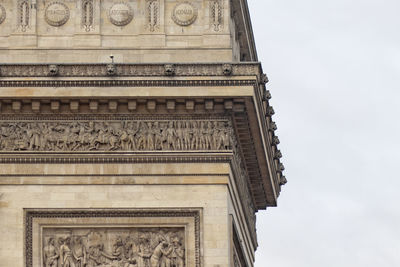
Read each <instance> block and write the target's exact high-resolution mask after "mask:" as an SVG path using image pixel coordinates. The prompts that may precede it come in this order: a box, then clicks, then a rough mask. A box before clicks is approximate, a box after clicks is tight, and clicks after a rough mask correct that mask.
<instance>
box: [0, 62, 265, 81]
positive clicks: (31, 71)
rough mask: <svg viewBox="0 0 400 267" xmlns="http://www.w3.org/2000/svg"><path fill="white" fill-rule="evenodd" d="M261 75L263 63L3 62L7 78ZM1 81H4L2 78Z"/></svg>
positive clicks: (3, 74)
mask: <svg viewBox="0 0 400 267" xmlns="http://www.w3.org/2000/svg"><path fill="white" fill-rule="evenodd" d="M254 75H256V76H257V77H259V79H260V77H261V75H262V69H261V64H260V63H258V62H254V63H198V64H197V63H196V64H193V63H186V64H185V63H176V64H174V63H166V64H56V63H54V64H0V79H1V78H3V77H12V78H18V77H55V78H57V77H159V76H167V77H180V76H183V77H187V76H191V77H196V76H211V77H212V76H225V77H232V76H254ZM0 81H1V80H0Z"/></svg>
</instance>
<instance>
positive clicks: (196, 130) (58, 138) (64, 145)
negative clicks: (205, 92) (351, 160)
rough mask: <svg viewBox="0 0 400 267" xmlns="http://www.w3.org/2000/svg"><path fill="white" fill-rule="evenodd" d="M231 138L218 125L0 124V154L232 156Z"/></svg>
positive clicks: (220, 123) (212, 122) (128, 122)
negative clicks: (216, 152) (220, 152)
mask: <svg viewBox="0 0 400 267" xmlns="http://www.w3.org/2000/svg"><path fill="white" fill-rule="evenodd" d="M232 138H233V136H232V128H231V126H230V123H229V121H218V120H182V121H181V120H176V121H173V120H170V121H157V120H140V121H139V120H126V121H20V122H8V121H1V122H0V151H60V152H73V151H190V150H230V149H231V148H232Z"/></svg>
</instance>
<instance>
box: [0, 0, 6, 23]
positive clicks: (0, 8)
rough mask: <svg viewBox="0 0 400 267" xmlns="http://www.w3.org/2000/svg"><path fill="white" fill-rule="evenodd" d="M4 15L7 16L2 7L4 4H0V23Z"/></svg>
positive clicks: (4, 17)
mask: <svg viewBox="0 0 400 267" xmlns="http://www.w3.org/2000/svg"><path fill="white" fill-rule="evenodd" d="M6 16H7V13H6V9H5V8H4V6H2V5H1V4H0V24H2V23H3V22H4V20H5V19H6Z"/></svg>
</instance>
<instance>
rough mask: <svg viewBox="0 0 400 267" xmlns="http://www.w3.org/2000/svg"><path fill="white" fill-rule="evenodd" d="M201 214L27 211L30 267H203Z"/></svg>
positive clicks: (188, 211)
mask: <svg viewBox="0 0 400 267" xmlns="http://www.w3.org/2000/svg"><path fill="white" fill-rule="evenodd" d="M200 217H201V210H200V209H179V210H136V209H135V210H131V209H130V210H126V209H87V210H86V209H85V210H71V209H70V210H64V209H27V210H25V263H26V264H25V266H27V267H84V266H87V267H156V266H157V267H158V266H165V267H187V266H196V267H199V266H200Z"/></svg>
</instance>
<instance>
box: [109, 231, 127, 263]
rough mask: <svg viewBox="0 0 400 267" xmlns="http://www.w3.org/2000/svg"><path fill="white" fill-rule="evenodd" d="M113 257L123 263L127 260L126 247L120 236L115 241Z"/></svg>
mask: <svg viewBox="0 0 400 267" xmlns="http://www.w3.org/2000/svg"><path fill="white" fill-rule="evenodd" d="M113 250H114V251H113V253H112V255H113V256H114V257H116V258H117V260H119V261H122V260H125V259H126V257H125V246H124V242H123V241H122V237H120V236H118V237H117V240H116V241H115V244H114V248H113Z"/></svg>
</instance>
